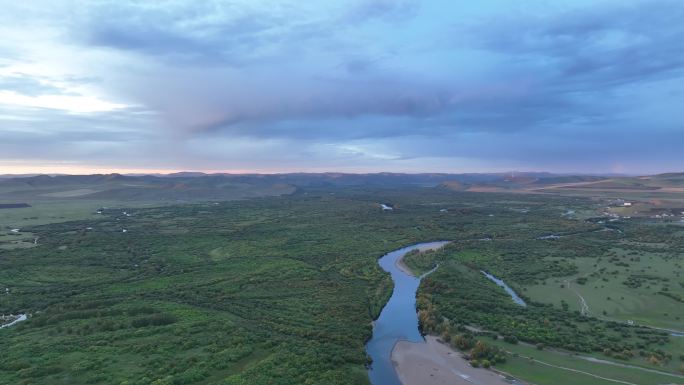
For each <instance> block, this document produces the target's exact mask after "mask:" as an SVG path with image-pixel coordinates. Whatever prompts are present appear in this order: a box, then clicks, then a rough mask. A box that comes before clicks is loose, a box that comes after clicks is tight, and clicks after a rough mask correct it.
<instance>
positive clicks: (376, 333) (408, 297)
mask: <svg viewBox="0 0 684 385" xmlns="http://www.w3.org/2000/svg"><path fill="white" fill-rule="evenodd" d="M447 243H448V242H446V241H444V242H427V243H419V244H416V245H413V246H408V247H404V248H402V249H399V250H395V251H392V252H391V253H388V254H386V255H384V256H383V257H382V258H380V260H379V261H378V263H379V264H380V267H382V268H383V270H385V271H387V272H388V273H390V274H391V275H392V280H393V281H394V291H393V292H392V296H391V297H390V299H389V301H388V302H387V305H385V307H384V308H383V309H382V312H380V317H378V319H377V320H376V321H375V323H374V325H373V337H372V338H371V339H370V341H368V344H366V350H367V351H368V354H369V355H370V356H371V358H372V359H373V364H372V365H371V367H370V369H369V370H368V376H369V377H370V380H371V383H372V384H373V385H401V382H400V381H399V377H398V376H397V373H396V371H395V370H394V365H393V364H392V359H391V355H392V349H393V348H394V344H396V343H397V342H399V341H411V342H423V341H424V339H423V336H422V335H421V334H420V331H418V314H417V313H416V291H417V290H418V285H419V284H420V278H418V277H414V276H412V275H409V274H407V273H406V272H404V271H403V270H402V269H400V268H399V266H398V265H397V262H398V261H399V260H400V259H401V257H403V256H404V255H406V254H407V253H408V252H410V251H413V250H416V249H420V250H427V249H437V248H440V247H442V246H444V245H445V244H447Z"/></svg>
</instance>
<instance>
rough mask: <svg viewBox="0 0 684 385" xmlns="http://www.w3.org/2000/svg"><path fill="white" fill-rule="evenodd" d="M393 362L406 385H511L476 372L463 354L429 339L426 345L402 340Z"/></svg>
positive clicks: (494, 375) (489, 373)
mask: <svg viewBox="0 0 684 385" xmlns="http://www.w3.org/2000/svg"><path fill="white" fill-rule="evenodd" d="M392 362H393V363H394V365H395V368H396V370H397V374H398V375H399V379H400V380H401V382H402V384H404V385H473V384H475V385H510V384H512V383H517V384H519V382H512V381H509V380H507V379H506V378H504V377H503V376H501V375H500V374H498V373H495V372H493V371H491V370H486V369H476V368H473V367H471V366H470V365H469V364H468V361H466V360H464V359H463V358H461V354H460V353H459V352H457V351H454V350H453V349H451V348H449V347H448V346H446V345H444V344H441V343H439V342H438V341H437V337H433V336H427V337H426V342H425V343H412V342H407V341H400V342H398V343H397V344H396V345H395V346H394V349H393V350H392Z"/></svg>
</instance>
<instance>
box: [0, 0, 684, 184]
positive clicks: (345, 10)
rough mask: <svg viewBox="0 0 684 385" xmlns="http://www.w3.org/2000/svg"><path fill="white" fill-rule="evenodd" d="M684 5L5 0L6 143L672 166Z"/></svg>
mask: <svg viewBox="0 0 684 385" xmlns="http://www.w3.org/2000/svg"><path fill="white" fill-rule="evenodd" d="M683 16H684V4H683V3H681V2H679V1H675V0H653V1H637V0H634V1H613V0H605V1H602V2H595V1H590V0H581V1H580V0H578V1H575V2H572V4H569V3H567V2H560V1H529V0H528V1H522V0H507V1H503V0H483V1H481V2H467V3H466V2H452V1H440V0H432V1H425V2H415V1H385V0H373V1H371V0H349V1H347V0H334V1H333V0H331V1H326V2H300V1H289V0H280V1H276V0H272V1H271V0H268V1H267V0H263V1H241V0H235V1H230V2H225V1H208V2H200V3H197V2H188V1H165V2H160V3H140V2H132V1H118V2H99V3H84V4H82V6H81V7H73V6H70V4H69V3H67V2H65V3H62V2H36V3H33V2H32V3H31V4H14V5H12V6H8V7H7V9H6V12H5V13H4V16H2V15H0V32H2V33H3V35H5V36H7V37H8V38H7V39H5V40H4V41H3V42H0V52H5V53H7V54H6V55H4V56H6V57H8V58H9V59H5V60H2V61H0V65H3V67H0V90H1V91H0V124H1V125H2V127H1V128H0V134H2V136H3V139H4V138H8V139H7V140H6V141H5V142H4V144H0V154H1V155H0V158H4V159H11V158H12V157H17V156H19V154H20V153H21V149H26V148H28V146H29V143H31V136H30V135H36V136H35V137H34V138H33V140H34V143H35V145H36V146H39V147H40V148H41V153H42V154H45V155H44V157H46V159H47V157H52V158H56V159H68V160H70V161H76V162H88V161H92V162H97V163H98V164H106V163H107V162H109V164H123V163H126V164H129V165H130V164H132V163H138V164H140V163H150V164H153V165H154V167H163V166H165V165H166V166H168V167H171V168H174V169H177V168H186V167H187V168H204V169H217V168H221V167H232V166H239V167H240V168H241V169H244V168H249V167H253V168H262V169H273V168H274V167H279V166H282V167H287V168H288V169H297V168H301V169H308V168H310V167H311V164H316V165H318V166H319V167H328V168H330V169H336V168H339V167H342V166H344V167H348V168H353V167H357V168H358V169H364V170H365V169H369V168H373V167H375V168H376V169H378V170H380V169H392V170H394V171H399V170H400V169H401V168H402V167H403V168H406V169H407V170H408V169H410V170H418V169H420V168H421V167H424V169H425V170H429V169H433V168H435V167H443V168H442V169H441V170H458V169H461V170H462V168H463V167H479V168H480V169H479V170H480V171H481V170H482V169H487V168H488V169H497V170H498V169H506V168H508V167H509V165H515V166H516V167H520V168H535V169H539V168H545V167H547V166H548V167H552V168H555V169H559V170H560V169H563V170H567V169H568V168H571V167H572V164H575V165H577V168H578V169H581V170H587V171H592V172H595V171H600V170H597V169H595V167H600V168H602V169H608V168H609V167H611V166H610V165H611V164H615V163H617V162H622V163H625V164H628V165H629V164H631V165H632V166H633V167H635V168H641V169H646V168H648V169H657V168H658V167H661V166H659V165H662V167H665V165H667V167H684V164H683V163H682V162H684V159H681V158H677V157H676V156H674V155H673V154H676V153H677V152H676V151H677V147H678V145H677V143H680V142H678V141H679V140H680V139H681V138H680V137H681V134H680V132H681V127H679V126H678V124H679V122H681V121H684V117H682V112H680V111H681V107H679V106H680V105H681V103H682V101H683V100H682V92H681V89H682V87H684V73H683V72H682V68H683V67H684V48H683V46H682V45H681V41H683V40H684V27H683V26H682V25H681V23H680V20H681V19H682V18H683ZM644 143H647V144H648V145H649V146H653V147H649V149H644V148H643V146H641V145H642V144H644ZM639 148H641V150H640V151H639V150H638V149H639ZM651 148H654V149H655V148H657V149H658V150H657V151H656V150H653V149H651ZM203 149H204V150H203ZM293 149H295V150H296V151H293ZM294 152H296V153H294ZM662 167H661V168H662ZM463 171H466V170H463Z"/></svg>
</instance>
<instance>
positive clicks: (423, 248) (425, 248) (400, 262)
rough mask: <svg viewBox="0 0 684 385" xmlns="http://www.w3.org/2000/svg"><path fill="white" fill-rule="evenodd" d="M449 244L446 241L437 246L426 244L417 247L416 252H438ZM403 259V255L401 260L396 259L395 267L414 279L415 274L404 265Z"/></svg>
mask: <svg viewBox="0 0 684 385" xmlns="http://www.w3.org/2000/svg"><path fill="white" fill-rule="evenodd" d="M449 243H451V241H447V242H446V243H443V244H441V245H437V246H435V245H432V244H426V245H424V246H421V247H419V248H418V249H417V250H418V251H420V252H421V253H422V252H424V251H428V250H439V249H441V248H442V247H444V246H446V245H447V244H449ZM404 257H405V255H403V256H402V257H401V258H399V259H397V262H396V263H395V264H396V265H397V267H398V268H399V270H401V271H403V272H404V273H406V274H408V275H410V276H412V277H415V274H413V272H412V271H411V269H409V267H408V266H406V264H405V263H404Z"/></svg>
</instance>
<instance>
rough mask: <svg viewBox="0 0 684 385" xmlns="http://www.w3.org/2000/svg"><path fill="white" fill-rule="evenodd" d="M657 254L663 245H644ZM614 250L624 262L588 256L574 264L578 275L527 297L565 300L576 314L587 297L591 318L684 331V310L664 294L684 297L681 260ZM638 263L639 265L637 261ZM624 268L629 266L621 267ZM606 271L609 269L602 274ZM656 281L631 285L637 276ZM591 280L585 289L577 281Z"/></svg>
mask: <svg viewBox="0 0 684 385" xmlns="http://www.w3.org/2000/svg"><path fill="white" fill-rule="evenodd" d="M640 246H641V247H644V246H646V247H649V246H650V247H651V248H653V249H657V248H658V247H661V246H662V245H660V246H659V245H640ZM622 247H625V248H614V249H613V250H612V251H613V252H614V253H615V255H617V256H618V258H616V259H614V260H612V261H611V260H610V259H609V258H600V259H597V258H596V257H586V258H577V259H575V260H574V263H575V265H576V266H577V268H578V272H577V273H576V274H574V275H572V276H568V277H562V278H550V279H547V280H545V281H544V282H543V283H542V284H539V285H530V286H527V287H525V291H524V293H525V294H526V295H528V296H530V297H531V298H533V299H534V300H536V301H539V302H544V303H552V304H559V303H561V301H565V302H566V303H568V304H569V306H570V308H571V309H573V310H577V311H579V310H580V304H581V302H580V299H579V296H578V294H577V293H579V295H581V296H582V297H583V298H584V299H585V301H586V303H587V305H588V306H589V311H590V314H592V315H594V316H596V317H604V318H608V319H615V320H620V321H625V322H626V321H628V320H631V321H634V322H635V323H637V324H640V325H647V326H655V327H662V328H671V329H675V330H681V329H684V321H683V320H684V306H678V305H679V303H678V302H677V301H675V300H674V299H672V298H670V297H667V296H663V295H660V294H658V293H659V292H660V291H661V290H663V289H664V288H667V290H668V291H669V292H671V293H675V294H677V295H684V286H681V285H679V282H684V278H682V277H681V276H680V271H681V260H680V259H678V258H671V257H670V256H669V254H666V253H658V252H652V251H649V252H637V253H634V254H635V255H634V256H633V257H632V256H631V254H630V253H632V252H631V251H630V250H629V249H627V247H629V245H624V246H622ZM637 258H638V260H636V259H637ZM616 262H617V263H623V264H626V265H627V266H623V265H616ZM601 269H605V270H604V271H603V272H601ZM639 275H647V276H649V277H653V279H648V280H646V281H644V283H643V284H641V286H639V287H630V286H627V285H625V283H624V282H626V281H627V280H628V279H629V278H630V277H632V276H639ZM579 277H586V278H587V281H586V283H584V284H578V283H577V278H579Z"/></svg>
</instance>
